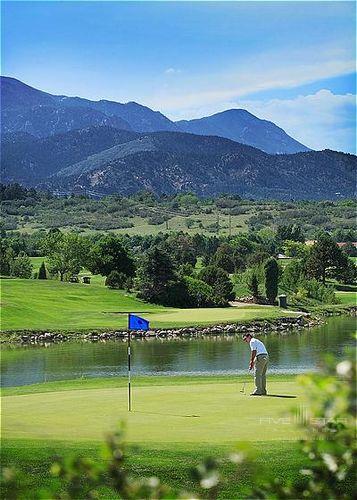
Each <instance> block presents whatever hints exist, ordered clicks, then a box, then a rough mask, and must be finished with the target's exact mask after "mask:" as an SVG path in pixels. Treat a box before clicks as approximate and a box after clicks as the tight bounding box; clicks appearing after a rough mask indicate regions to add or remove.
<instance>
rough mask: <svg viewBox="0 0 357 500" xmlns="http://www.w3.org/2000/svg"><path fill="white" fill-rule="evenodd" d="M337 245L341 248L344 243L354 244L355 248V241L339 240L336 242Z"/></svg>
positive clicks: (356, 245) (356, 244)
mask: <svg viewBox="0 0 357 500" xmlns="http://www.w3.org/2000/svg"><path fill="white" fill-rule="evenodd" d="M337 245H338V246H339V247H340V248H343V247H345V246H346V245H352V246H354V247H355V248H357V241H340V242H339V243H337Z"/></svg>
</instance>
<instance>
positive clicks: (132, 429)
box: [2, 377, 303, 445]
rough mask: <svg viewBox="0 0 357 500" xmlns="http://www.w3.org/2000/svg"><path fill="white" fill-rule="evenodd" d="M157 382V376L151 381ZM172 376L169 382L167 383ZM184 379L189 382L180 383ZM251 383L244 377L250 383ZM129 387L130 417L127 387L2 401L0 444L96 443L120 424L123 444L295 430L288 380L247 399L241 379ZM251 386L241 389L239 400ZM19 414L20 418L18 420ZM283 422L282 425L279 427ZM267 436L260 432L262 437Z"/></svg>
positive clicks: (296, 390) (232, 439) (216, 440)
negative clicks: (7, 440)
mask: <svg viewBox="0 0 357 500" xmlns="http://www.w3.org/2000/svg"><path fill="white" fill-rule="evenodd" d="M157 378H158V377H157ZM172 378H173V377H172ZM188 380H189V379H188ZM250 380H251V379H250ZM159 383H160V385H158V384H157V381H156V383H155V381H154V380H153V383H152V385H146V384H145V385H141V384H137V385H135V380H134V384H133V385H134V389H133V409H134V411H133V412H132V413H129V412H128V411H127V389H126V387H125V386H123V385H122V384H120V386H119V387H105V385H104V386H102V387H99V388H91V389H86V388H85V384H86V382H85V381H84V382H83V389H80V388H79V387H78V383H77V386H76V388H75V389H72V390H71V389H69V388H68V386H67V388H68V390H61V391H55V390H54V391H53V392H43V393H39V392H34V393H32V394H31V393H28V394H23V395H19V394H17V395H8V396H5V397H3V401H2V403H3V404H2V407H3V415H2V432H3V436H4V437H5V438H11V439H15V438H24V439H45V440H48V439H51V440H61V441H67V440H68V441H76V442H79V441H100V440H101V439H102V438H103V436H104V434H105V432H107V431H110V430H114V429H115V427H116V424H117V423H118V421H120V420H125V421H126V423H127V440H128V442H129V443H132V444H134V443H138V444H144V443H146V444H148V443H153V444H155V443H161V444H163V443H181V444H182V443H191V444H193V443H199V444H202V443H208V444H215V445H222V444H232V445H233V444H234V443H236V442H237V441H261V440H264V441H267V440H268V441H270V440H273V441H275V440H296V439H298V437H300V436H301V430H300V429H299V428H298V426H297V425H296V422H295V420H294V419H293V418H292V417H289V419H288V420H284V418H285V417H287V415H288V413H289V410H290V409H291V408H292V407H293V406H297V405H299V404H300V405H301V404H302V402H303V397H302V392H301V389H300V387H299V386H298V385H297V383H296V382H295V380H294V379H292V378H287V379H286V380H284V378H278V379H277V380H275V379H274V378H271V380H270V383H269V393H270V394H273V395H277V396H281V395H283V396H296V398H294V399H290V398H282V397H273V396H272V397H260V398H259V397H258V398H254V397H249V396H248V395H245V394H242V393H241V392H240V389H241V381H237V380H235V379H228V378H226V379H225V380H224V381H223V382H221V383H217V382H216V381H213V382H211V381H210V380H209V379H206V380H201V383H191V382H189V381H188V382H187V383H185V384H184V383H177V384H175V383H172V381H171V382H170V383H168V384H165V377H164V378H162V379H161V382H159ZM251 389H252V382H251V381H250V382H249V383H248V384H247V394H248V392H249V390H251ZM24 415H26V418H25V419H24ZM283 424H284V425H283ZM267 430H268V432H267Z"/></svg>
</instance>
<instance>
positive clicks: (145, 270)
mask: <svg viewBox="0 0 357 500" xmlns="http://www.w3.org/2000/svg"><path fill="white" fill-rule="evenodd" d="M178 281H179V279H178V277H177V276H176V273H175V268H174V264H173V262H172V260H171V258H170V256H169V255H168V254H167V253H166V252H165V251H164V250H162V249H161V248H159V247H153V248H151V249H150V250H148V252H147V253H146V255H145V256H144V258H143V260H142V264H141V266H140V268H139V269H138V277H137V288H138V289H139V296H140V297H141V298H142V299H144V300H147V301H148V302H154V303H158V304H164V305H178V304H173V302H174V301H175V297H174V295H173V293H172V292H173V289H174V288H175V287H176V284H177V282H178Z"/></svg>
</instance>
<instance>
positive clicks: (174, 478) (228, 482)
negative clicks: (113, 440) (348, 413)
mask: <svg viewBox="0 0 357 500" xmlns="http://www.w3.org/2000/svg"><path fill="white" fill-rule="evenodd" d="M231 451H232V447H231V446H207V445H202V446H197V445H195V446H187V445H183V446H182V445H179V444H176V445H175V447H174V448H172V447H168V446H163V445H160V444H159V443H157V444H156V445H151V446H145V445H143V446H139V447H138V446H135V447H131V446H129V447H128V448H127V460H126V467H127V469H129V470H130V472H131V474H132V475H133V476H136V477H152V476H157V477H159V478H160V480H161V481H162V482H164V483H165V484H169V485H170V486H171V487H173V488H177V489H178V490H182V489H184V490H186V491H195V490H196V491H197V486H195V484H194V483H193V480H192V475H191V469H192V468H193V467H194V466H195V465H198V464H199V463H200V462H201V461H202V460H203V459H204V458H205V457H208V456H213V457H224V456H227V454H229V453H230V452H231ZM247 451H248V456H249V457H251V458H252V459H254V464H255V466H254V468H252V467H250V466H243V467H241V469H240V473H239V475H237V473H236V469H235V466H234V465H233V464H230V463H228V462H227V461H225V462H223V464H222V465H221V467H220V471H221V472H222V474H223V475H224V477H225V481H224V483H223V486H222V490H221V492H220V495H219V497H220V498H227V499H234V498H242V497H243V496H244V493H245V492H246V491H247V489H248V488H249V487H252V486H254V484H255V485H256V482H255V481H254V475H257V476H258V478H261V477H262V475H263V474H266V475H267V476H269V477H271V478H275V477H276V478H279V479H281V480H282V481H284V482H285V483H286V482H287V481H289V480H294V479H296V477H297V476H298V471H299V470H300V469H301V468H303V467H306V466H307V459H306V456H305V455H303V454H302V453H301V451H300V450H299V445H298V444H297V443H295V442H285V441H282V442H276V441H275V442H269V441H268V442H264V441H263V442H259V443H251V445H250V446H249V449H248V450H247ZM73 455H76V456H78V455H79V456H84V457H91V458H92V459H93V460H100V455H101V445H99V444H97V443H83V442H81V443H68V442H58V441H33V440H6V439H5V440H3V442H2V453H1V460H2V463H3V464H4V465H7V466H9V465H10V466H15V467H17V468H19V469H21V470H22V471H24V472H25V473H27V474H28V480H27V491H28V493H27V499H26V500H28V499H31V498H33V495H32V494H31V489H32V488H36V487H41V488H49V487H51V486H52V487H56V486H57V487H58V486H60V480H59V479H57V478H54V477H53V476H51V475H50V473H49V464H50V463H51V457H54V456H65V457H67V456H73ZM282 463H283V464H284V467H282V466H281V464H282ZM107 495H108V493H107V492H103V493H102V498H103V497H104V498H108V496H107Z"/></svg>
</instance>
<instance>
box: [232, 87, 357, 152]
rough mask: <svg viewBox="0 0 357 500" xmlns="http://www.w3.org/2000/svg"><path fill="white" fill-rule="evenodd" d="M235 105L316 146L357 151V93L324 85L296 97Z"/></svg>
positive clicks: (243, 102)
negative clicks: (356, 118) (349, 92)
mask: <svg viewBox="0 0 357 500" xmlns="http://www.w3.org/2000/svg"><path fill="white" fill-rule="evenodd" d="M234 107H241V108H244V109H247V110H248V111H250V112H251V113H253V114H255V115H257V116H258V117H259V118H263V119H266V120H270V121H272V122H274V123H276V124H277V125H279V126H280V127H282V128H283V129H284V130H285V131H286V132H287V133H288V134H289V135H291V136H292V137H294V138H295V139H297V140H298V141H300V142H302V143H303V144H305V145H307V146H309V147H311V148H313V149H325V148H330V149H335V150H340V151H341V150H342V151H349V152H352V153H355V152H356V143H355V134H356V121H355V117H356V96H355V95H353V94H343V95H339V94H334V93H333V92H331V91H330V90H326V89H321V90H319V91H318V92H316V93H315V94H311V95H305V96H304V95H299V96H297V97H295V98H294V99H271V100H268V101H264V100H262V101H249V100H242V101H239V102H236V103H235V106H234Z"/></svg>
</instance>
